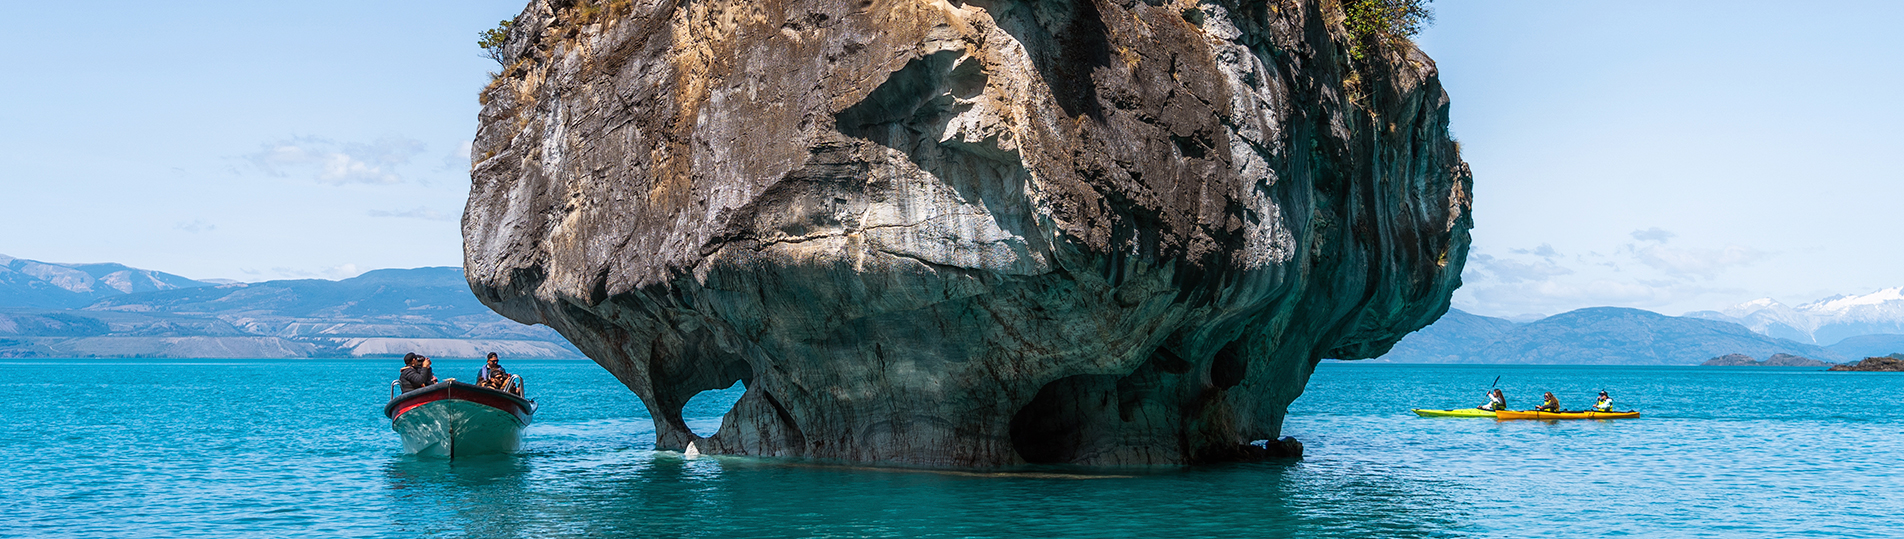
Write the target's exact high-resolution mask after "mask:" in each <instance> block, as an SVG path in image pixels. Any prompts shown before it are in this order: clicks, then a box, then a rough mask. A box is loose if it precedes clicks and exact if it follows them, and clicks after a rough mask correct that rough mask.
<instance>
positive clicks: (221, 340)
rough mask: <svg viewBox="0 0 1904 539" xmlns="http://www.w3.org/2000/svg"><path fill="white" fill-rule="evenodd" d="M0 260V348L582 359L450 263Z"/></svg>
mask: <svg viewBox="0 0 1904 539" xmlns="http://www.w3.org/2000/svg"><path fill="white" fill-rule="evenodd" d="M0 264H4V265H0V357H203V358H235V357H244V358H301V357H386V356H401V355H403V354H404V353H405V352H412V351H414V352H417V353H420V354H424V355H429V356H436V357H481V356H482V355H483V354H485V353H487V352H492V351H493V352H497V353H498V354H501V355H502V356H503V357H505V358H580V357H583V356H582V354H581V353H580V352H579V351H577V350H576V349H575V347H574V346H572V345H570V344H569V343H568V341H566V340H564V339H563V338H562V336H561V335H559V334H557V333H556V332H555V331H554V330H551V329H549V328H547V327H542V326H527V325H523V324H519V323H516V322H515V321H512V320H509V319H507V318H503V317H502V316H501V315H498V314H496V313H495V312H493V311H490V310H489V308H487V307H484V306H483V305H482V303H481V302H478V301H477V300H476V297H475V295H473V294H471V293H470V291H469V285H468V284H467V282H466V281H464V279H463V272H462V270H460V269H458V268H447V267H435V268H417V269H399V270H377V271H372V272H369V273H365V274H363V275H360V276H358V277H355V278H351V279H344V280H341V281H327V280H319V279H304V280H283V281H266V282H261V283H250V284H244V283H225V284H220V283H210V282H203V281H194V280H191V279H187V278H184V277H180V276H177V275H172V274H168V273H162V272H156V271H151V270H141V269H136V268H129V267H126V266H123V265H119V264H51V263H45V262H38V261H33V260H24V259H15V258H11V257H0Z"/></svg>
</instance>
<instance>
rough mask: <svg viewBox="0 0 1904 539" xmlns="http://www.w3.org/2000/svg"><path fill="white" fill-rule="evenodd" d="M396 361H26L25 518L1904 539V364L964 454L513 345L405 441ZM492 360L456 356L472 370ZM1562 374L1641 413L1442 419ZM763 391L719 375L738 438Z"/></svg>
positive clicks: (1663, 375)
mask: <svg viewBox="0 0 1904 539" xmlns="http://www.w3.org/2000/svg"><path fill="white" fill-rule="evenodd" d="M396 363H397V362H396V361H395V360H385V361H267V360H256V361H227V360H185V361H177V360H4V361H0V369H4V370H0V372H4V373H6V376H4V377H0V387H4V389H5V391H6V393H7V394H9V395H11V396H12V397H13V398H12V399H10V400H9V402H10V403H11V405H12V406H11V407H12V411H11V412H12V413H11V414H9V415H10V417H12V418H13V419H14V420H13V422H12V424H13V425H14V428H12V429H8V430H6V431H4V433H0V465H3V466H4V469H5V470H6V471H7V472H8V475H9V476H10V477H9V479H8V480H6V481H0V500H4V501H5V503H4V505H5V506H6V507H7V511H6V515H7V516H9V517H12V518H11V519H10V520H11V522H9V523H8V524H6V525H0V536H23V537H29V536H30V537H40V536H47V537H54V536H57V537H199V536H214V537H228V536H264V537H276V536H294V535H295V536H370V537H416V536H423V537H578V536H582V537H616V536H634V537H686V536H696V537H724V536H742V535H746V536H769V537H771V536H817V535H825V536H846V537H851V536H943V537H965V536H1053V537H1057V536H1063V537H1073V536H1087V537H1119V536H1165V535H1168V536H1182V537H1202V536H1211V537H1265V536H1268V537H1277V536H1302V537H1467V536H1477V537H1502V536H1506V537H1515V536H1531V535H1539V534H1546V535H1556V536H1567V537H1580V536H1587V535H1588V534H1593V535H1599V536H1642V537H1770V536H1778V537H1804V536H1812V537H1895V536H1899V535H1904V517H1900V516H1899V515H1900V512H1899V510H1898V508H1900V507H1904V473H1900V472H1899V471H1898V470H1897V466H1898V465H1899V464H1900V463H1904V433H1901V431H1904V375H1895V374H1889V375H1887V374H1885V373H1827V372H1822V371H1817V370H1806V369H1789V368H1769V367H1759V368H1751V367H1737V368H1718V367H1684V368H1671V367H1529V366H1514V367H1502V366H1426V365H1382V364H1361V363H1346V364H1345V363H1325V364H1323V365H1321V366H1320V367H1319V369H1318V371H1317V373H1316V375H1315V377H1314V379H1312V380H1311V382H1310V385H1309V389H1308V391H1307V392H1306V393H1305V394H1304V396H1303V397H1302V399H1301V400H1299V401H1297V402H1296V403H1295V405H1293V406H1292V407H1291V409H1290V416H1289V421H1288V422H1287V423H1286V425H1285V427H1284V431H1285V433H1286V434H1288V435H1292V436H1295V437H1297V438H1299V439H1301V440H1303V442H1304V443H1305V444H1307V446H1308V457H1307V458H1305V459H1303V460H1301V461H1297V462H1288V463H1276V464H1249V465H1226V466H1211V467H1199V468H1194V469H1163V470H1142V471H1114V472H1095V473H1078V472H1076V471H1073V470H1048V471H1051V472H1061V473H1042V474H1010V475H1001V474H966V473H945V472H930V471H918V470H890V469H864V468H838V467H819V466H807V465H800V464H795V463H787V462H775V461H762V460H751V459H734V458H698V459H693V460H688V459H684V458H682V457H681V456H680V455H678V454H673V453H664V452H655V451H652V450H651V449H652V447H653V440H654V435H653V430H652V427H651V426H650V424H649V422H648V419H647V416H646V413H645V412H644V410H643V409H642V407H641V404H640V402H639V401H637V400H636V399H635V396H634V394H633V393H631V392H629V391H628V390H627V389H626V388H624V387H622V386H621V384H620V383H618V382H616V381H615V380H614V378H612V377H610V376H609V375H608V374H607V373H606V372H605V371H603V370H602V369H601V368H599V367H597V366H595V365H594V364H593V363H590V362H585V361H514V362H509V363H508V365H509V367H510V371H511V372H515V373H520V374H523V375H524V376H525V378H527V379H528V380H529V390H530V393H531V396H532V397H534V398H536V399H537V400H538V401H539V402H540V404H541V406H542V409H541V412H539V413H538V415H537V417H536V423H535V425H533V426H531V427H530V428H529V430H528V432H527V434H526V435H525V441H524V449H525V450H524V451H523V452H522V453H521V454H518V455H514V456H504V457H496V458H490V459H485V460H476V461H464V460H458V461H455V462H450V461H443V460H433V459H419V458H415V457H411V456H406V455H403V454H402V453H401V451H400V446H401V444H400V443H399V442H398V439H397V435H396V434H395V433H393V432H391V431H390V428H389V422H388V420H386V419H384V418H383V416H382V415H381V408H382V405H383V403H384V402H385V400H386V399H387V398H388V390H387V388H386V385H387V384H388V382H389V380H390V379H391V378H392V377H393V375H394V372H395V369H394V368H392V367H393V366H395V364H396ZM477 366H478V364H477V362H475V361H467V362H457V361H439V362H438V369H437V372H438V375H439V376H444V377H448V376H451V375H457V374H464V373H465V371H468V372H467V373H466V374H467V375H468V376H471V377H473V376H474V372H475V369H476V368H477ZM1496 376H1499V377H1500V382H1499V384H1500V386H1501V387H1503V388H1505V389H1506V391H1507V394H1508V397H1509V399H1510V401H1512V402H1513V404H1515V405H1516V406H1517V407H1524V406H1526V405H1530V404H1531V401H1532V400H1533V399H1534V398H1535V397H1537V396H1538V395H1539V393H1540V392H1541V391H1553V392H1555V394H1557V395H1559V396H1560V397H1561V401H1562V403H1563V404H1565V405H1568V406H1569V407H1580V406H1582V405H1584V404H1586V402H1587V401H1588V400H1590V396H1591V395H1592V393H1594V392H1596V391H1598V390H1600V389H1608V390H1610V391H1611V392H1612V393H1613V395H1614V397H1615V399H1616V400H1617V403H1618V404H1619V405H1620V407H1622V408H1627V407H1631V408H1638V409H1640V410H1641V411H1642V412H1644V413H1645V414H1646V417H1644V418H1641V419H1636V420H1621V421H1599V422H1595V421H1562V422H1534V421H1510V422H1497V421H1494V420H1490V419H1425V418H1416V417H1414V415H1413V414H1410V413H1409V412H1408V408H1413V407H1435V408H1448V407H1460V406H1472V405H1474V404H1477V403H1479V402H1482V397H1481V394H1482V391H1483V390H1484V389H1486V388H1487V387H1488V384H1489V383H1490V382H1491V381H1493V380H1494V379H1495V377H1496ZM738 397H739V390H738V388H735V389H733V390H728V391H721V392H709V393H704V394H703V395H702V396H701V397H699V398H697V399H696V400H695V401H694V402H693V403H691V404H690V407H689V410H688V413H687V415H688V416H689V417H690V424H691V425H692V426H693V427H694V428H695V429H696V430H697V431H700V432H703V433H709V432H712V431H713V429H714V428H716V427H717V426H718V424H719V421H720V419H719V418H720V415H721V414H722V413H724V412H725V411H726V410H727V408H728V406H729V405H731V404H732V402H733V401H734V399H736V398H738Z"/></svg>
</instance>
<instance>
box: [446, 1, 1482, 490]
mask: <svg viewBox="0 0 1904 539" xmlns="http://www.w3.org/2000/svg"><path fill="white" fill-rule="evenodd" d="M1350 43H1351V38H1350V37H1349V36H1347V35H1346V34H1345V32H1344V30H1342V26H1341V24H1340V22H1339V20H1337V16H1336V15H1333V14H1332V13H1331V12H1330V11H1328V10H1327V9H1325V8H1324V7H1323V6H1322V3H1320V2H1316V1H1308V0H1304V1H1295V0H1285V1H1275V2H1268V3H1265V2H1260V1H1259V2H1235V1H1227V0H1205V1H1202V2H1187V1H1176V0H1145V1H1138V0H1079V1H1075V2H1072V1H1058V0H1037V1H1015V0H996V1H977V0H974V1H966V2H960V1H957V0H850V1H848V0H692V1H684V2H676V1H659V0H646V1H639V0H638V1H636V2H634V3H626V2H619V1H617V2H606V3H602V4H581V5H571V2H566V1H559V0H537V1H535V2H533V3H532V4H531V5H529V6H528V8H527V9H526V10H525V11H524V12H523V13H522V15H521V16H519V17H518V18H517V19H516V20H515V24H514V26H513V27H512V29H511V31H510V36H509V39H508V43H507V46H506V50H505V53H504V55H503V56H504V60H505V62H506V63H507V64H508V65H509V68H508V69H507V70H505V71H504V72H503V73H502V76H501V77H499V78H498V80H497V81H496V83H495V84H493V85H491V86H490V87H489V88H487V89H486V90H485V91H484V93H483V95H482V98H483V102H484V108H483V112H482V116H481V127H480V129H479V131H478V132H477V135H476V139H475V143H474V155H473V158H474V159H475V161H476V163H475V167H474V172H473V173H472V179H473V181H474V185H473V186H472V188H471V191H470V200H469V207H468V211H467V213H466V214H465V215H464V218H463V237H464V240H465V247H464V253H465V268H466V271H467V273H468V277H469V282H470V286H471V287H472V288H473V289H474V290H475V291H476V293H477V295H478V296H479V297H480V298H482V300H483V301H484V302H485V303H486V304H488V305H490V306H491V307H492V308H494V309H496V311H497V312H500V313H502V314H504V315H506V316H508V317H510V318H513V319H516V320H519V321H522V322H531V323H544V324H548V325H549V326H551V327H553V328H555V329H556V330H558V331H560V332H561V333H562V334H563V335H565V336H566V337H568V338H569V339H570V340H571V341H573V342H574V343H575V344H576V346H578V347H579V348H580V349H581V350H582V351H583V352H585V353H587V354H588V355H589V356H590V357H592V358H594V359H595V360H596V361H597V362H598V363H600V364H601V365H602V366H603V367H605V368H607V369H608V370H609V371H610V372H612V373H614V375H615V376H616V377H617V378H619V379H620V380H621V381H622V382H623V383H625V384H627V386H628V388H629V389H631V390H633V391H634V392H635V393H637V394H638V395H640V397H641V400H642V402H644V403H645V404H646V406H647V407H648V411H649V412H650V413H651V414H653V417H654V418H655V428H656V431H657V433H658V438H659V440H658V445H659V446H660V447H661V448H663V449H685V448H687V447H688V446H689V445H690V444H693V446H694V448H695V449H698V450H699V451H701V452H704V453H720V454H737V455H761V456H799V457H808V458H818V459H835V460H845V461H862V462H883V463H897V464H912V465H927V466H1001V465H1010V464H1017V463H1081V464H1094V465H1119V464H1178V463H1197V462H1211V461H1224V460H1235V459H1247V458H1257V457H1262V456H1266V455H1273V454H1276V453H1277V449H1278V448H1282V447H1284V446H1283V445H1280V444H1276V443H1269V444H1266V445H1267V447H1268V449H1264V448H1263V446H1264V445H1265V444H1260V443H1259V444H1255V445H1252V442H1260V441H1263V440H1271V441H1274V440H1276V439H1278V437H1279V436H1280V434H1281V433H1280V430H1281V423H1282V419H1283V414H1284V410H1285V408H1286V407H1287V405H1288V404H1289V402H1290V401H1291V400H1293V399H1295V398H1296V397H1297V395H1299V394H1301V392H1302V388H1303V384H1304V383H1305V382H1306V381H1307V379H1308V377H1309V374H1310V372H1311V371H1312V369H1313V368H1314V366H1315V364H1316V362H1317V361H1318V360H1319V359H1321V358H1365V357H1372V356H1375V355H1379V354H1381V353H1382V352H1384V351H1386V350H1387V349H1388V347H1389V346H1390V345H1392V344H1393V343H1394V342H1395V341H1396V340H1397V339H1399V338H1401V336H1402V335H1404V334H1406V333H1408V332H1410V331H1413V330H1415V329H1417V328H1420V327H1421V326H1423V325H1426V324H1428V323H1429V322H1431V321H1433V320H1434V319H1435V318H1436V317H1438V316H1440V315H1441V313H1442V312H1444V311H1445V310H1446V309H1447V302H1448V296H1449V294H1450V293H1451V292H1452V291H1453V290H1454V288H1455V287H1456V286H1457V285H1458V284H1459V275H1460V273H1461V266H1462V262H1463V260H1464V259H1465V255H1466V251H1467V246H1468V228H1469V223H1470V220H1469V215H1468V206H1469V196H1468V193H1469V187H1470V184H1471V179H1470V176H1469V173H1468V169H1467V166H1466V165H1465V164H1464V163H1462V162H1461V160H1460V158H1459V156H1458V154H1457V150H1456V146H1455V144H1454V142H1453V141H1451V140H1450V139H1449V136H1448V128H1447V119H1448V116H1447V111H1448V109H1447V107H1448V98H1447V95H1446V94H1445V93H1444V92H1443V91H1442V88H1441V86H1440V84H1439V83H1438V82H1437V80H1436V78H1435V67H1434V63H1433V62H1432V61H1431V60H1429V59H1428V58H1427V57H1426V56H1424V55H1423V54H1422V53H1421V52H1419V51H1417V50H1415V49H1414V48H1413V47H1412V46H1410V45H1408V44H1406V43H1397V44H1393V45H1391V46H1386V47H1376V48H1368V47H1365V49H1366V50H1365V52H1364V53H1363V54H1358V55H1355V56H1360V57H1361V58H1362V59H1359V60H1351V57H1352V55H1351V54H1350V52H1349V49H1348V47H1349V44H1350ZM735 381H741V382H743V383H745V384H746V392H745V396H744V397H742V398H741V400H740V402H739V404H737V405H736V406H735V408H734V409H733V411H731V412H729V413H728V414H727V416H726V417H725V419H724V420H723V422H722V425H721V427H720V430H719V432H718V433H717V434H715V435H713V436H710V437H706V438H701V437H698V436H696V435H695V434H694V433H692V432H690V431H689V430H688V429H687V427H686V426H685V425H684V424H683V422H682V420H681V408H682V406H683V405H684V404H685V403H686V402H687V401H688V399H689V398H690V397H693V396H694V395H695V394H696V393H699V392H701V391H705V390H710V389H717V388H724V387H728V386H730V385H731V384H733V383H734V382H735Z"/></svg>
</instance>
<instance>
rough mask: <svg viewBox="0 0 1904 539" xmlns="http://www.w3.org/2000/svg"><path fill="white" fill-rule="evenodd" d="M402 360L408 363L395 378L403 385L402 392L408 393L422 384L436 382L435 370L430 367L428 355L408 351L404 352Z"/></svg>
mask: <svg viewBox="0 0 1904 539" xmlns="http://www.w3.org/2000/svg"><path fill="white" fill-rule="evenodd" d="M403 360H404V363H408V364H410V366H409V367H408V368H407V369H406V370H405V371H404V372H403V374H402V375H401V376H400V377H398V378H397V381H398V382H399V383H400V384H401V385H402V386H403V392H404V393H409V392H411V391H415V390H417V389H418V388H421V387H423V386H427V385H430V384H434V383H436V372H435V371H433V370H431V369H430V358H429V356H421V355H417V354H415V353H409V354H404V356H403Z"/></svg>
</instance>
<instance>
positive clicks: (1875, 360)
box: [1828, 354, 1904, 372]
mask: <svg viewBox="0 0 1904 539" xmlns="http://www.w3.org/2000/svg"><path fill="white" fill-rule="evenodd" d="M1828 370H1834V371H1860V372H1904V354H1891V355H1888V356H1882V357H1867V358H1864V360H1862V361H1859V362H1857V363H1846V364H1843V365H1837V366H1834V367H1832V368H1830V369H1828Z"/></svg>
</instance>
